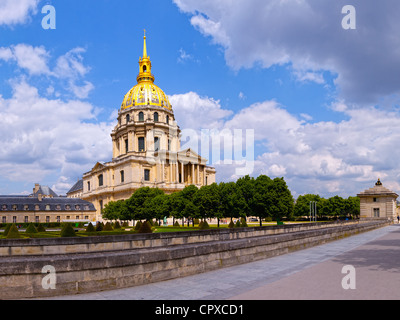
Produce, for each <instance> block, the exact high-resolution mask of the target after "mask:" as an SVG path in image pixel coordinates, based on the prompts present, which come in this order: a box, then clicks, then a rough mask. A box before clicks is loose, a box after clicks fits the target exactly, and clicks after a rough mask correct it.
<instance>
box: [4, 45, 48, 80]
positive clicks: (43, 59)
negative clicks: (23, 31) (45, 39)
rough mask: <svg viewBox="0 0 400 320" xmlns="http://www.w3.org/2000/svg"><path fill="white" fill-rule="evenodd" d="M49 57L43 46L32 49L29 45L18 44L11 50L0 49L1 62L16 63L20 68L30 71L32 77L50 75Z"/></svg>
mask: <svg viewBox="0 0 400 320" xmlns="http://www.w3.org/2000/svg"><path fill="white" fill-rule="evenodd" d="M49 57H50V54H49V53H48V52H47V51H46V49H45V48H44V47H43V46H40V47H32V46H31V45H27V44H18V45H15V46H11V47H9V48H7V47H3V48H0V59H1V60H4V61H6V62H9V61H15V62H16V63H17V65H18V67H19V68H21V69H24V70H26V71H28V73H29V74H30V75H41V74H50V70H49V67H48V60H49Z"/></svg>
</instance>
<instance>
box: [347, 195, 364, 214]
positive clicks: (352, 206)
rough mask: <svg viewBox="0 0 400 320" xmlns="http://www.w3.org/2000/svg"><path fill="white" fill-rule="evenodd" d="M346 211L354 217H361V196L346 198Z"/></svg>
mask: <svg viewBox="0 0 400 320" xmlns="http://www.w3.org/2000/svg"><path fill="white" fill-rule="evenodd" d="M345 211H346V213H347V214H349V215H350V216H351V217H352V218H355V219H358V218H359V217H360V198H359V197H348V198H347V199H346V200H345Z"/></svg>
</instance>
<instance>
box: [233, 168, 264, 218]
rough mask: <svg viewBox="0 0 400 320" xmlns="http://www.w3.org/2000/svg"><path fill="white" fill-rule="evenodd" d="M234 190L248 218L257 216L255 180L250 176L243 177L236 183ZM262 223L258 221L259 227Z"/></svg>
mask: <svg viewBox="0 0 400 320" xmlns="http://www.w3.org/2000/svg"><path fill="white" fill-rule="evenodd" d="M236 189H237V191H238V192H239V193H240V194H241V196H242V197H243V199H244V203H243V208H244V211H245V213H246V215H247V216H248V217H252V216H257V214H256V200H255V198H254V194H255V192H256V180H255V179H254V178H253V177H250V176H248V175H247V176H244V177H242V178H239V179H238V180H237V181H236ZM261 224H262V222H261V221H260V225H261Z"/></svg>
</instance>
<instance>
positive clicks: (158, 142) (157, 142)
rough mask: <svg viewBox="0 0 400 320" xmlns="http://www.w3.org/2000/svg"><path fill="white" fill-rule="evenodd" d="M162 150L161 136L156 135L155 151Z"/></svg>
mask: <svg viewBox="0 0 400 320" xmlns="http://www.w3.org/2000/svg"><path fill="white" fill-rule="evenodd" d="M158 150H160V138H159V137H154V151H158Z"/></svg>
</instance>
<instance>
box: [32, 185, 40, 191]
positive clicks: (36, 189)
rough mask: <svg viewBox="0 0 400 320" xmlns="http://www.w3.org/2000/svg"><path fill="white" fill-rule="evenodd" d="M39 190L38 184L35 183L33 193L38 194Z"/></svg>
mask: <svg viewBox="0 0 400 320" xmlns="http://www.w3.org/2000/svg"><path fill="white" fill-rule="evenodd" d="M39 188H40V184H39V183H35V188H34V189H33V193H36V192H38V191H39Z"/></svg>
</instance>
